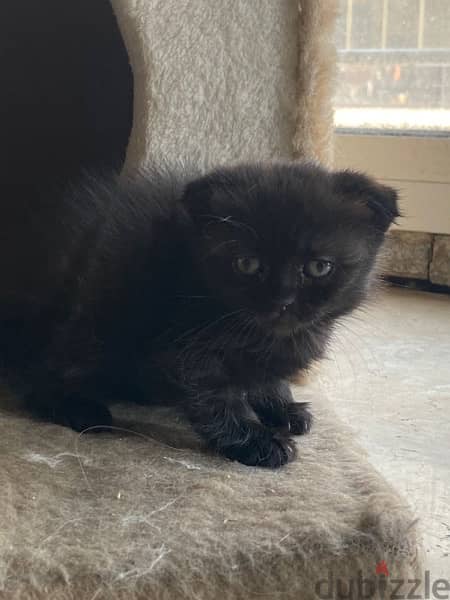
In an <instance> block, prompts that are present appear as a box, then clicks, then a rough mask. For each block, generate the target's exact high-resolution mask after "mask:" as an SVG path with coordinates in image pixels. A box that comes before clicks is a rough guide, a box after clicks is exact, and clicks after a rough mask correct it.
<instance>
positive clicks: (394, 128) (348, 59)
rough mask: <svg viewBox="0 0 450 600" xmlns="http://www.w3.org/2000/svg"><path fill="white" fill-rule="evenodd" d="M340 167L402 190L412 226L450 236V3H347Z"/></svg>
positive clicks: (405, 224)
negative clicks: (371, 175)
mask: <svg viewBox="0 0 450 600" xmlns="http://www.w3.org/2000/svg"><path fill="white" fill-rule="evenodd" d="M336 45H337V52H338V80H337V91H336V97H335V109H336V111H335V125H336V132H337V140H336V165H337V167H338V168H343V167H352V168H356V169H360V170H363V171H367V172H369V173H371V174H373V175H374V176H376V177H378V178H379V179H381V180H383V181H385V182H386V183H388V184H390V185H393V186H394V187H396V188H397V189H399V191H400V193H401V198H402V208H403V212H404V213H405V215H406V216H405V218H404V219H403V220H402V224H401V227H402V228H403V229H407V230H412V231H428V232H432V233H444V234H445V233H446V234H450V0H340V16H339V19H338V24H337V30H336Z"/></svg>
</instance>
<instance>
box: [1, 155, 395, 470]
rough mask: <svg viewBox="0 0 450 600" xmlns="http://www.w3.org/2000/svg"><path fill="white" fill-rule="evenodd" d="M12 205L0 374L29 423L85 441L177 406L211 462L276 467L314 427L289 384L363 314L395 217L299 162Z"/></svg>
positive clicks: (160, 176)
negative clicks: (115, 412) (39, 420)
mask: <svg viewBox="0 0 450 600" xmlns="http://www.w3.org/2000/svg"><path fill="white" fill-rule="evenodd" d="M2 202H3V203H4V206H3V208H2V212H3V215H2V218H1V226H0V227H1V229H2V231H1V234H2V235H1V241H0V252H1V256H0V336H1V337H0V357H1V361H2V364H3V367H4V371H5V374H6V376H7V377H8V379H9V381H10V382H11V384H12V385H13V386H15V387H16V389H18V390H19V391H20V392H21V393H22V394H23V395H24V396H25V398H26V400H27V402H28V404H29V406H30V407H31V408H33V409H34V410H38V411H39V412H40V413H41V414H42V415H45V416H46V417H49V418H51V419H53V420H55V421H56V422H58V423H64V424H67V425H70V426H71V427H73V428H74V429H77V430H82V429H85V428H87V427H89V426H94V425H108V424H110V422H111V414H110V412H109V410H108V408H107V407H106V404H107V403H111V402H114V401H117V400H122V401H123V400H134V401H137V402H143V403H147V402H148V403H150V402H161V401H163V402H164V401H171V400H176V401H178V402H179V404H180V406H181V407H182V408H183V409H184V411H185V412H186V414H187V416H188V417H189V419H190V421H191V423H192V425H193V427H194V429H195V430H196V431H197V432H198V433H199V434H200V435H201V436H202V437H203V438H204V440H205V441H206V442H207V443H208V445H209V446H210V447H211V448H214V449H215V450H217V451H219V452H221V453H223V454H224V455H226V456H228V457H230V458H232V459H236V460H239V461H241V462H243V463H245V464H248V465H259V466H268V467H279V466H280V465H282V464H284V463H286V462H287V461H289V460H290V459H291V458H292V457H293V456H294V454H295V450H294V445H293V443H292V441H291V439H290V437H289V436H292V435H299V434H302V433H305V432H307V431H308V429H309V428H310V425H311V415H310V413H309V412H308V410H307V408H306V405H304V404H297V403H294V402H293V399H292V395H291V392H290V389H289V385H288V383H287V381H288V380H289V378H290V377H292V376H294V375H296V374H297V373H298V371H299V370H301V369H305V368H306V367H308V365H310V363H311V362H312V361H313V360H316V359H318V358H320V357H321V356H322V355H323V352H324V349H325V347H326V344H327V340H328V338H329V336H330V333H331V331H332V328H333V325H334V323H335V321H336V319H338V318H339V317H341V316H342V315H345V314H347V313H348V312H350V311H351V310H352V309H354V308H355V307H356V306H358V305H359V304H360V303H361V302H362V301H363V300H364V298H365V296H366V295H367V291H368V288H369V285H370V282H371V279H373V277H372V276H371V273H372V269H373V266H374V262H375V259H376V255H377V252H378V250H379V249H380V246H381V244H382V242H383V238H384V233H385V231H386V230H387V228H388V227H389V225H390V223H391V222H392V221H393V219H394V218H395V217H396V216H397V215H398V210H397V200H396V193H395V192H394V191H393V190H392V189H390V188H387V187H384V186H382V185H380V184H377V183H375V182H374V181H372V180H371V179H369V178H367V177H366V176H364V175H360V174H357V173H351V172H339V173H331V172H328V171H326V170H324V169H322V168H320V167H318V166H315V165H311V164H297V163H292V164H274V165H264V166H262V165H245V166H239V167H234V168H226V169H218V170H216V171H213V172H212V173H210V174H208V175H206V176H203V177H198V178H194V179H191V180H189V178H188V177H186V176H185V177H178V176H174V175H168V174H167V173H165V172H163V171H157V170H154V171H153V172H149V173H148V174H147V175H145V176H139V177H136V178H135V179H134V180H124V179H122V180H119V179H113V180H111V181H109V182H105V181H95V180H93V181H90V182H89V184H88V185H85V186H84V187H81V188H79V189H77V190H76V191H73V192H72V193H68V194H67V195H66V196H65V197H64V198H63V199H62V200H60V201H59V202H58V203H56V202H51V201H50V200H49V201H48V202H47V204H46V203H44V202H42V201H40V202H39V203H38V204H37V205H34V204H33V201H32V199H25V200H24V201H23V202H22V203H19V204H18V203H15V204H14V206H8V203H7V200H2Z"/></svg>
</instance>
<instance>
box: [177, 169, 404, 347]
mask: <svg viewBox="0 0 450 600" xmlns="http://www.w3.org/2000/svg"><path fill="white" fill-rule="evenodd" d="M183 203H184V206H185V208H186V209H187V211H188V213H189V215H190V217H191V219H192V222H193V223H194V227H195V234H194V236H193V239H192V244H193V255H194V258H195V260H196V261H197V266H198V268H199V271H200V273H201V277H202V278H203V280H204V283H205V284H206V286H207V288H208V289H209V291H210V293H211V294H212V295H213V296H214V297H216V298H217V299H218V300H220V301H221V302H222V303H223V304H224V306H225V307H226V308H227V309H229V310H230V311H232V310H239V309H245V311H246V312H248V313H250V314H251V315H252V316H253V317H254V318H255V320H256V321H257V322H258V323H259V324H260V325H261V327H262V328H264V330H265V331H267V330H269V331H272V332H273V333H275V334H276V335H280V336H283V335H290V334H291V333H293V332H295V331H297V330H298V329H300V328H302V327H308V326H309V325H311V324H312V323H317V322H321V321H324V320H328V321H329V320H333V319H335V318H337V317H339V316H341V315H343V314H345V313H347V312H349V311H350V310H352V309H353V308H355V307H356V306H357V305H358V304H360V302H361V301H362V300H363V299H364V297H365V295H366V293H367V289H368V283H369V281H370V274H371V271H372V268H373V265H374V261H375V258H376V255H377V252H378V250H379V248H380V246H381V244H382V241H383V238H384V233H385V231H386V230H387V229H388V227H389V225H390V224H391V223H392V221H393V220H394V219H395V217H397V216H398V214H399V213H398V209H397V194H396V192H395V191H394V190H392V189H391V188H388V187H385V186H383V185H380V184H378V183H376V182H375V181H373V180H372V179H370V178H368V177H366V176H365V175H361V174H358V173H352V172H347V171H343V172H336V173H333V172H329V171H326V170H324V169H323V168H320V167H318V166H316V165H312V164H298V163H288V164H274V165H269V166H267V165H262V166H260V165H246V166H239V167H234V168H226V169H220V170H216V171H214V172H212V173H210V174H208V175H206V176H204V177H201V178H199V179H197V180H195V181H193V182H192V183H190V184H189V185H188V186H187V188H186V191H185V194H184V198H183Z"/></svg>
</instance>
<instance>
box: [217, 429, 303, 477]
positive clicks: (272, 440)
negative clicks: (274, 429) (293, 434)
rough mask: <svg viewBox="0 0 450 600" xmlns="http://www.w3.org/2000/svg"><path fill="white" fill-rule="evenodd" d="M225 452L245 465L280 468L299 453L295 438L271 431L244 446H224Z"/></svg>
mask: <svg viewBox="0 0 450 600" xmlns="http://www.w3.org/2000/svg"><path fill="white" fill-rule="evenodd" d="M222 451H223V453H224V454H225V455H226V456H227V457H228V458H230V459H231V460H237V461H239V462H241V463H243V464H244V465H248V466H255V467H267V468H270V469H278V468H279V467H281V466H283V465H284V464H286V463H288V462H291V461H292V460H294V458H295V457H296V454H297V450H296V446H295V443H294V441H293V440H291V439H290V438H287V437H283V436H281V435H273V434H272V433H270V432H269V431H267V432H265V434H264V435H261V436H260V437H258V438H256V439H252V440H251V441H250V442H248V443H247V444H245V445H242V446H230V447H228V448H224V449H223V450H222Z"/></svg>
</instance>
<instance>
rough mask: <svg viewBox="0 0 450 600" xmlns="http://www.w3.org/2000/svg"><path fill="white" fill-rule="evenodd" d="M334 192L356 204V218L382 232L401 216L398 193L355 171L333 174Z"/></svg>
mask: <svg viewBox="0 0 450 600" xmlns="http://www.w3.org/2000/svg"><path fill="white" fill-rule="evenodd" d="M333 191H334V192H335V193H336V194H339V195H340V196H343V197H344V199H345V200H346V201H347V200H348V201H350V202H354V203H355V217H357V218H358V217H359V218H362V219H364V220H369V222H370V223H371V225H373V227H374V228H375V229H377V230H378V231H380V232H383V233H384V232H385V231H386V230H387V229H388V227H389V225H391V223H393V221H394V220H395V219H396V218H397V217H399V216H400V211H399V208H398V195H397V192H396V191H395V190H394V189H393V188H391V187H388V186H386V185H382V184H381V183H378V182H376V181H375V180H374V179H371V178H370V177H367V175H363V174H362V173H356V172H354V171H338V172H337V173H334V174H333Z"/></svg>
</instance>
